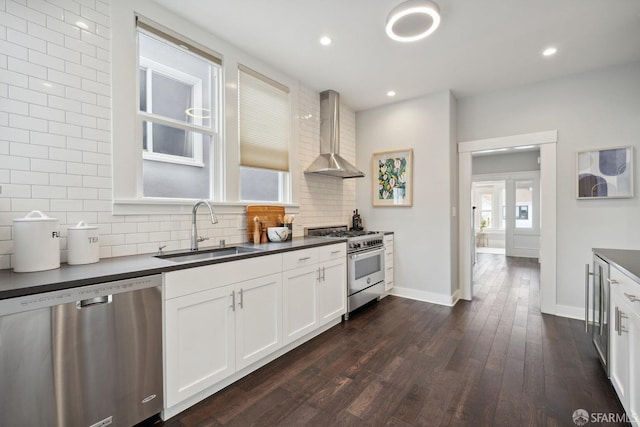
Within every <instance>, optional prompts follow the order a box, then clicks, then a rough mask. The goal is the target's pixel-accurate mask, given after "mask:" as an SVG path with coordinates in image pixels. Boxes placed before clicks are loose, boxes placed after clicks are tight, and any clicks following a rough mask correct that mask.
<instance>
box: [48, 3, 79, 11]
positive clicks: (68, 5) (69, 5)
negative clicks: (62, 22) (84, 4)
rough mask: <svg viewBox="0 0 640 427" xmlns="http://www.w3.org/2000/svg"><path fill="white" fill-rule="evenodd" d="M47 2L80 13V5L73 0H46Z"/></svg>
mask: <svg viewBox="0 0 640 427" xmlns="http://www.w3.org/2000/svg"><path fill="white" fill-rule="evenodd" d="M47 1H48V2H49V3H51V4H54V5H56V6H58V7H60V8H62V9H64V10H65V11H66V12H72V13H75V14H80V5H79V4H78V3H77V2H75V1H74V0H47Z"/></svg>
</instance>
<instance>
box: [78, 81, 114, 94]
mask: <svg viewBox="0 0 640 427" xmlns="http://www.w3.org/2000/svg"><path fill="white" fill-rule="evenodd" d="M82 89H83V90H86V91H87V92H92V93H95V94H97V95H104V96H110V95H111V86H109V85H108V84H105V83H98V82H94V81H92V80H88V79H82Z"/></svg>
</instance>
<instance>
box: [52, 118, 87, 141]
mask: <svg viewBox="0 0 640 427" xmlns="http://www.w3.org/2000/svg"><path fill="white" fill-rule="evenodd" d="M49 132H51V133H53V134H56V135H65V136H73V137H76V138H80V137H81V136H82V128H81V127H80V126H76V125H71V124H67V123H58V122H50V123H49Z"/></svg>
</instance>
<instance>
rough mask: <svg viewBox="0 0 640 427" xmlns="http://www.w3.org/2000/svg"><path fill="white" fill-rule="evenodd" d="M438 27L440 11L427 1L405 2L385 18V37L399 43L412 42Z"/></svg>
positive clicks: (411, 0) (436, 6)
mask: <svg viewBox="0 0 640 427" xmlns="http://www.w3.org/2000/svg"><path fill="white" fill-rule="evenodd" d="M438 25H440V9H439V8H438V5H437V4H435V3H434V2H432V1H429V0H407V1H405V2H404V3H400V4H399V5H398V6H396V7H394V8H393V9H392V10H391V12H390V13H389V16H387V26H386V31H387V35H388V36H389V37H390V38H391V39H393V40H396V41H399V42H414V41H417V40H421V39H423V38H425V37H427V36H428V35H429V34H431V33H433V32H434V31H435V30H436V29H437V28H438Z"/></svg>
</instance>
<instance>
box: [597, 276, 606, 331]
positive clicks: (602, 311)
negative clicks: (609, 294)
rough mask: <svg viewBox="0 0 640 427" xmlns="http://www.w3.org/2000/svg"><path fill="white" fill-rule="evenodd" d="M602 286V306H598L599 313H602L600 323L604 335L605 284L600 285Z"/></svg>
mask: <svg viewBox="0 0 640 427" xmlns="http://www.w3.org/2000/svg"><path fill="white" fill-rule="evenodd" d="M599 288H600V307H598V314H599V315H600V319H599V323H600V336H603V335H604V310H605V307H604V286H599Z"/></svg>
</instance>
